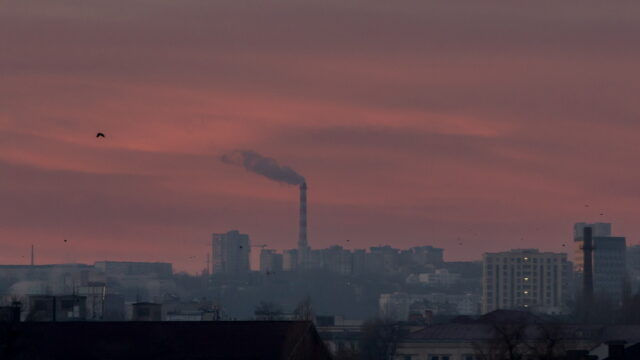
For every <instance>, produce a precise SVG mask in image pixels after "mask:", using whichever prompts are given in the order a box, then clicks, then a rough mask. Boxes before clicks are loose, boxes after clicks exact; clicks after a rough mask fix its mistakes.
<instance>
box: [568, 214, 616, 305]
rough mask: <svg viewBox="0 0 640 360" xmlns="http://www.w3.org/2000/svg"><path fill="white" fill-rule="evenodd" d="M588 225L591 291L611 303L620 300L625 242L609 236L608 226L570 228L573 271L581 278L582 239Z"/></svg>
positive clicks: (593, 225)
mask: <svg viewBox="0 0 640 360" xmlns="http://www.w3.org/2000/svg"><path fill="white" fill-rule="evenodd" d="M587 226H590V227H591V228H592V234H593V240H592V245H593V290H594V293H595V296H596V298H597V297H603V296H604V297H607V298H609V300H611V301H613V302H614V303H619V302H620V301H622V296H623V293H624V287H625V281H626V279H627V269H626V256H627V254H626V249H627V245H626V239H625V238H624V237H621V236H611V224H609V223H594V224H588V223H576V224H575V225H574V227H573V238H574V244H575V252H574V270H575V271H576V273H577V274H578V275H579V276H580V277H582V274H583V270H584V269H583V257H584V254H583V251H582V242H583V239H582V236H583V231H584V228H585V227H587Z"/></svg>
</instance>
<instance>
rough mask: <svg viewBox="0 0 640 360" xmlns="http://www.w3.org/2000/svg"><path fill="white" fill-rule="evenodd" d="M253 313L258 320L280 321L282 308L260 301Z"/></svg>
mask: <svg viewBox="0 0 640 360" xmlns="http://www.w3.org/2000/svg"><path fill="white" fill-rule="evenodd" d="M253 313H254V315H255V316H256V319H259V320H280V319H282V314H283V313H282V306H280V305H278V304H276V303H272V302H267V301H260V303H259V304H258V305H257V306H256V308H255V310H254V312H253Z"/></svg>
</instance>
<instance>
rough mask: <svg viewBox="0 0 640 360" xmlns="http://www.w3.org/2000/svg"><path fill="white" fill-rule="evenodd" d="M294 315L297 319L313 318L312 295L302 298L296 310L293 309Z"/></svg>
mask: <svg viewBox="0 0 640 360" xmlns="http://www.w3.org/2000/svg"><path fill="white" fill-rule="evenodd" d="M293 315H294V316H295V318H296V320H313V307H312V306H311V297H309V295H307V296H305V297H304V299H302V300H300V302H299V303H298V305H297V306H296V308H295V310H293Z"/></svg>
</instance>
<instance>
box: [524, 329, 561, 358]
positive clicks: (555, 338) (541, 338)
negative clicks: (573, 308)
mask: <svg viewBox="0 0 640 360" xmlns="http://www.w3.org/2000/svg"><path fill="white" fill-rule="evenodd" d="M535 332H536V336H535V338H534V339H533V341H531V342H529V343H528V347H529V349H530V356H529V358H533V359H538V360H555V359H562V358H563V356H564V355H565V354H566V349H565V346H564V344H565V343H564V334H563V331H562V325H560V324H556V323H538V324H536V325H535Z"/></svg>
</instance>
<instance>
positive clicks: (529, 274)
mask: <svg viewBox="0 0 640 360" xmlns="http://www.w3.org/2000/svg"><path fill="white" fill-rule="evenodd" d="M570 277H571V263H570V262H568V261H567V254H559V253H550V252H539V251H538V250H536V249H515V250H511V251H508V252H499V253H485V254H484V255H483V271H482V313H488V312H491V311H494V310H498V309H513V310H518V309H520V310H523V309H528V310H532V311H536V312H541V313H547V314H559V313H564V312H566V311H567V310H568V309H567V301H568V300H569V297H570V294H571V291H570V288H569V281H570Z"/></svg>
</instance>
